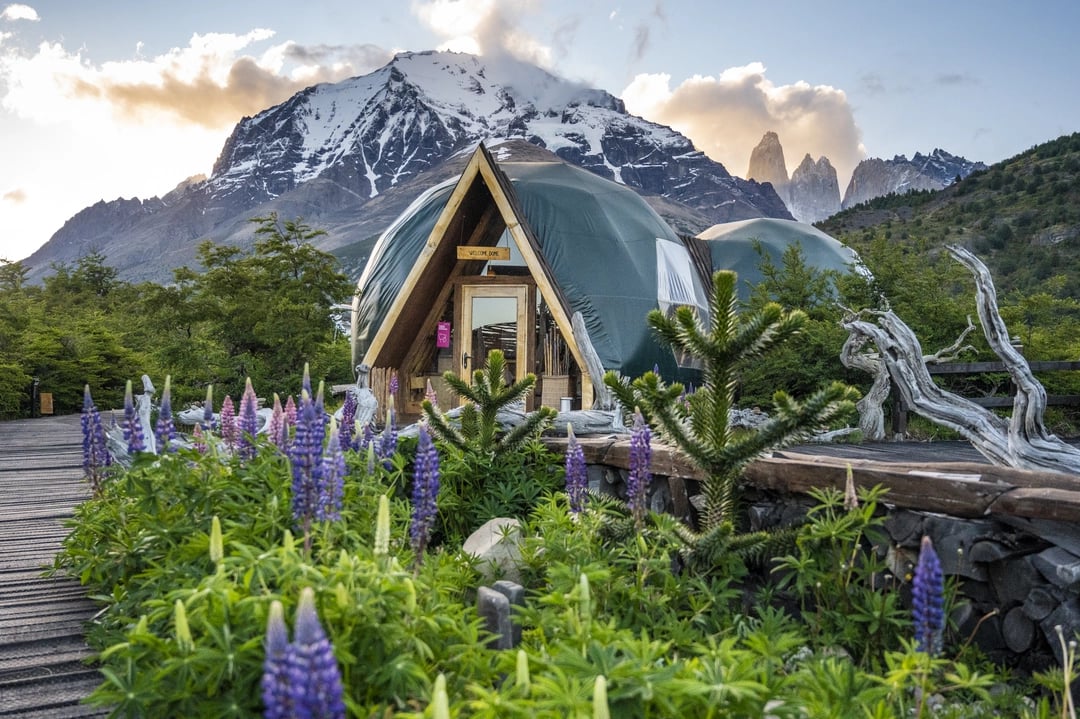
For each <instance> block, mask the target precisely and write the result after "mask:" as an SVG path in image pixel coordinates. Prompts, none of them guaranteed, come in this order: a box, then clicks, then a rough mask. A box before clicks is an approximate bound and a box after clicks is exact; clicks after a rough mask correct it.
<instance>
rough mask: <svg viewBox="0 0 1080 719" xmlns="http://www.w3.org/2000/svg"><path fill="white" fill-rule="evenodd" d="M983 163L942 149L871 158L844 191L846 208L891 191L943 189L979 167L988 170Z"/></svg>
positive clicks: (864, 161)
mask: <svg viewBox="0 0 1080 719" xmlns="http://www.w3.org/2000/svg"><path fill="white" fill-rule="evenodd" d="M985 169H986V165H985V164H983V163H982V162H972V161H970V160H966V159H964V158H963V157H959V156H957V155H953V154H951V153H948V152H946V151H945V150H942V149H940V148H934V151H933V152H931V153H930V154H929V155H923V154H922V153H919V152H916V153H915V155H914V157H912V158H911V159H910V160H908V159H907V156H906V155H896V156H895V157H893V159H891V160H880V159H877V158H869V159H866V160H863V161H862V162H860V163H859V164H858V165H856V167H855V171H854V172H853V173H852V174H851V181H850V182H848V186H847V190H846V191H845V192H844V201H843V203H842V205H843V207H844V209H847V208H848V207H852V206H854V205H857V204H859V203H861V202H868V201H870V200H872V199H874V198H875V197H880V196H882V195H887V194H889V193H897V194H903V193H905V192H911V191H913V190H940V189H942V188H943V187H947V186H949V185H951V184H952V183H953V182H955V181H956V178H958V177H959V178H964V177H967V176H968V175H970V174H971V173H972V172H975V171H976V170H985Z"/></svg>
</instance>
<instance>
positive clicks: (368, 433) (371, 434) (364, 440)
mask: <svg viewBox="0 0 1080 719" xmlns="http://www.w3.org/2000/svg"><path fill="white" fill-rule="evenodd" d="M374 441H375V423H374V422H368V423H367V424H365V425H364V429H363V431H362V432H361V433H360V440H359V441H358V442H357V445H358V446H357V448H358V449H370V448H371V446H372V443H373V442H374ZM374 471H375V470H374V469H372V470H371V471H369V472H368V474H371V473H373V472H374Z"/></svg>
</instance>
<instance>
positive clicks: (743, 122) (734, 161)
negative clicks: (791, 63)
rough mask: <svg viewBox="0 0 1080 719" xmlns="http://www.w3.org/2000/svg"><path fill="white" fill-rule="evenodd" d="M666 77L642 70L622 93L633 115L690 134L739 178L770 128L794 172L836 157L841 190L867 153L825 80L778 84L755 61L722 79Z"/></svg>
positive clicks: (843, 103)
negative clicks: (808, 159)
mask: <svg viewBox="0 0 1080 719" xmlns="http://www.w3.org/2000/svg"><path fill="white" fill-rule="evenodd" d="M670 82H671V77H670V76H669V75H666V74H655V75H639V76H638V77H637V78H635V79H634V81H633V82H631V83H630V85H629V86H628V87H627V88H626V90H624V91H623V94H622V98H623V100H624V101H625V102H626V107H627V109H628V110H629V111H630V112H633V113H634V114H637V115H640V116H642V117H645V118H647V119H649V120H652V121H654V122H659V123H662V124H664V125H669V126H670V127H673V128H675V129H676V130H678V131H680V132H682V133H683V134H684V135H686V136H687V137H689V138H690V139H691V140H692V141H693V142H694V144H695V146H697V148H698V149H700V150H701V151H703V152H704V153H705V154H707V155H708V156H709V157H711V158H713V159H714V160H717V161H719V162H721V163H723V164H724V166H725V167H726V168H727V169H728V171H729V172H731V173H732V174H734V175H738V176H745V175H746V170H747V167H748V165H749V161H750V153H751V151H752V150H753V149H754V146H755V145H757V143H758V142H759V141H760V140H761V136H762V135H764V134H765V133H766V132H768V131H770V130H771V131H773V132H776V133H777V134H778V135H779V137H780V143H781V144H782V145H783V146H784V157H785V159H786V161H787V165H788V171H789V173H790V172H791V171H792V170H794V169H795V167H796V166H797V165H798V164H799V161H800V160H801V159H802V157H803V156H804V155H805V154H807V153H809V154H810V155H811V156H812V157H814V158H817V157H819V156H821V155H825V156H827V157H828V158H829V160H830V161H831V162H832V165H833V166H834V167H835V168H836V170H837V174H838V175H839V181H840V186H841V188H843V187H844V186H845V183H846V181H847V178H848V177H849V176H850V174H851V171H852V170H853V169H854V168H855V165H856V164H858V162H859V160H861V159H862V158H863V157H864V156H865V150H864V148H863V147H862V144H861V142H860V132H859V129H858V127H857V126H856V124H855V117H854V114H853V112H852V108H851V105H850V104H849V103H848V100H847V95H846V94H845V93H844V92H843V91H842V90H838V89H836V88H834V87H830V86H828V85H810V84H808V83H805V82H797V83H794V84H791V85H782V86H776V85H773V84H772V82H770V81H769V80H768V79H767V78H766V76H765V67H764V66H763V65H761V64H760V63H751V64H750V65H746V66H743V67H736V68H729V69H728V70H725V71H724V72H723V73H721V74H720V76H719V77H702V76H700V75H699V76H694V77H692V78H690V79H688V80H685V81H683V82H682V84H680V85H679V86H677V87H676V88H674V89H671V87H670Z"/></svg>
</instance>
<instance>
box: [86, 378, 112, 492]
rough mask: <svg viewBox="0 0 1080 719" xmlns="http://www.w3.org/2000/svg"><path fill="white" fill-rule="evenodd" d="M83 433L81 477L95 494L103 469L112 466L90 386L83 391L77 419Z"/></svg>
mask: <svg viewBox="0 0 1080 719" xmlns="http://www.w3.org/2000/svg"><path fill="white" fill-rule="evenodd" d="M79 420H80V424H81V426H82V432H83V475H84V476H85V477H86V479H87V480H89V482H90V486H91V487H92V488H93V490H94V491H95V492H96V491H97V490H98V489H99V488H100V486H101V479H102V474H103V473H104V469H105V467H108V466H109V465H110V464H112V456H110V455H109V450H108V448H107V444H106V441H105V427H104V426H103V425H102V424H101V414H100V413H99V412H98V409H97V407H96V406H95V405H94V400H93V398H92V397H91V396H90V385H86V386H85V387H84V389H83V408H82V416H81V417H80V418H79Z"/></svg>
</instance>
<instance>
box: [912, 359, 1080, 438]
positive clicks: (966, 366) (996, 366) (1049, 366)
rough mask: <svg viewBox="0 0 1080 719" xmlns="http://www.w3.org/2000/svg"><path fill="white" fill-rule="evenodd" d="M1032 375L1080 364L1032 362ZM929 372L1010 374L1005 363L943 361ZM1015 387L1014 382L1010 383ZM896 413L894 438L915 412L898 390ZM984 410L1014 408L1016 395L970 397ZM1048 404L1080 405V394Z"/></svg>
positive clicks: (1053, 397) (1063, 396)
mask: <svg viewBox="0 0 1080 719" xmlns="http://www.w3.org/2000/svg"><path fill="white" fill-rule="evenodd" d="M1028 365H1029V366H1030V367H1031V371H1032V372H1064V371H1076V370H1080V361H1071V360H1036V361H1030V362H1028ZM926 370H927V372H929V373H930V374H931V375H970V376H977V375H980V374H992V373H1004V372H1008V369H1007V368H1006V366H1005V363H1004V362H943V363H941V364H933V363H931V364H928V365H927V366H926ZM1010 387H1011V383H1010ZM892 399H893V411H892V430H893V435H894V436H896V435H904V434H906V433H907V416H908V413H909V412H910V411H911V410H910V408H909V407H907V405H905V404H904V401H903V399H902V398H901V397H900V393H899V392H897V391H896V388H895V387H894V388H893V390H892ZM967 399H968V400H970V401H972V402H974V403H975V404H977V405H979V406H980V407H987V408H997V407H1012V405H1013V396H1012V395H986V396H983V397H968V398H967ZM1046 405H1047V406H1048V407H1049V406H1080V394H1048V395H1047V396H1046Z"/></svg>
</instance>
